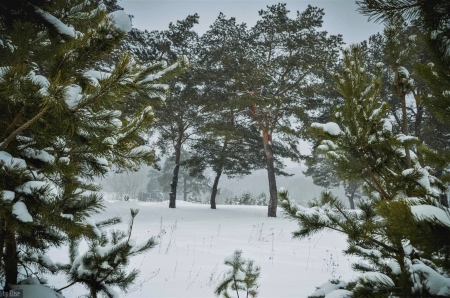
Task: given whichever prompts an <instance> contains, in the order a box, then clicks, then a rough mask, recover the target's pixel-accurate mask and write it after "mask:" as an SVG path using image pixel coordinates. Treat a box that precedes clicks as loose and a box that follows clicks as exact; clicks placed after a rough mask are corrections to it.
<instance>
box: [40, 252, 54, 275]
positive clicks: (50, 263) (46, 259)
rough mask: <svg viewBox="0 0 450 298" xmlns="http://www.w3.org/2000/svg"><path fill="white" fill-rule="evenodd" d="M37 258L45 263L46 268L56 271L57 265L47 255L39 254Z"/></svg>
mask: <svg viewBox="0 0 450 298" xmlns="http://www.w3.org/2000/svg"><path fill="white" fill-rule="evenodd" d="M39 259H40V260H41V262H42V263H43V264H44V265H45V267H46V268H47V269H49V270H50V271H52V272H56V271H57V270H58V267H57V266H56V265H55V263H53V261H52V259H50V257H49V256H47V255H40V256H39Z"/></svg>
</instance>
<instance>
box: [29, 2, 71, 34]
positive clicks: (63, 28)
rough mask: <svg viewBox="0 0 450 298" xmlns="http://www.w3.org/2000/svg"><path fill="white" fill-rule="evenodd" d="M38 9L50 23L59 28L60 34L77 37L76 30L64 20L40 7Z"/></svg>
mask: <svg viewBox="0 0 450 298" xmlns="http://www.w3.org/2000/svg"><path fill="white" fill-rule="evenodd" d="M36 11H37V12H38V13H39V14H41V15H42V17H43V18H44V19H46V20H47V21H48V22H49V23H51V24H52V25H53V26H55V28H56V30H58V32H59V33H60V34H63V35H68V36H70V37H76V31H75V29H74V28H73V27H72V26H68V25H66V24H64V23H63V22H61V20H60V19H58V18H56V17H55V16H53V15H51V14H49V13H48V12H46V11H43V10H41V9H39V8H37V9H36Z"/></svg>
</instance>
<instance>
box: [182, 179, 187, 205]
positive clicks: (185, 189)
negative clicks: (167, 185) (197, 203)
mask: <svg viewBox="0 0 450 298" xmlns="http://www.w3.org/2000/svg"><path fill="white" fill-rule="evenodd" d="M187 194H188V191H187V182H186V175H183V201H185V202H186V201H187Z"/></svg>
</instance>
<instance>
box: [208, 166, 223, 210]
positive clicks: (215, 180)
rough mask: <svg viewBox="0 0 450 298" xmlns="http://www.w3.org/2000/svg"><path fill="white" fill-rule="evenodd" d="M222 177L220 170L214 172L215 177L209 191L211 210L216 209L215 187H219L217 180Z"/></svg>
mask: <svg viewBox="0 0 450 298" xmlns="http://www.w3.org/2000/svg"><path fill="white" fill-rule="evenodd" d="M221 175H222V170H219V171H217V172H216V177H215V178H214V184H213V187H212V190H211V199H210V200H209V202H210V203H211V209H216V195H217V186H219V179H220V176H221Z"/></svg>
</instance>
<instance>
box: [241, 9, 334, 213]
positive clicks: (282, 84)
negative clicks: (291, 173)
mask: <svg viewBox="0 0 450 298" xmlns="http://www.w3.org/2000/svg"><path fill="white" fill-rule="evenodd" d="M288 12H289V11H288V10H287V9H286V5H285V4H278V5H273V6H270V7H268V8H267V10H261V11H260V12H259V14H260V17H261V20H259V21H258V22H257V23H256V25H255V26H254V27H253V28H252V29H251V36H252V42H251V46H252V47H253V48H254V50H253V51H252V54H253V55H252V56H251V58H250V59H251V60H250V61H252V63H254V64H253V66H252V67H251V69H252V74H251V75H250V74H249V75H248V76H247V77H246V80H245V81H244V85H243V87H244V90H242V91H243V92H244V95H243V96H242V99H244V100H246V101H247V103H248V106H249V107H250V108H249V113H250V115H251V117H252V118H253V120H254V121H255V123H257V125H258V127H259V129H260V131H261V135H262V137H263V144H264V153H265V157H266V163H267V171H268V180H269V190H270V201H269V206H268V216H269V217H275V216H276V209H277V205H278V198H277V188H276V179H275V171H274V156H275V152H274V143H273V141H274V138H273V136H274V135H277V137H278V140H279V141H280V143H284V144H286V147H287V148H289V149H288V150H290V151H291V152H292V153H291V154H290V155H286V157H290V158H292V159H294V160H295V159H296V158H298V157H299V152H298V151H297V150H296V146H295V142H296V141H297V138H298V136H299V131H298V130H295V129H293V128H292V127H294V126H295V124H294V123H292V122H291V120H292V119H294V118H296V119H298V120H299V121H301V120H302V119H303V118H305V117H306V115H305V113H304V109H303V107H302V98H303V97H306V96H305V93H306V94H307V91H308V85H309V84H310V83H311V82H312V81H314V80H315V79H317V78H319V77H321V74H320V72H321V71H322V70H324V68H323V67H324V66H325V65H326V64H327V62H328V61H332V60H333V59H334V58H335V57H336V55H337V53H338V49H339V47H340V45H341V43H342V41H341V38H340V37H339V36H330V37H328V36H327V33H326V32H324V31H322V32H321V31H318V29H319V28H320V26H321V25H322V17H323V10H321V9H318V8H316V7H311V6H308V8H307V9H306V10H305V11H303V12H297V16H296V18H295V19H290V18H289V17H288ZM287 148H286V149H287ZM275 149H278V150H279V151H278V152H277V154H280V153H281V154H283V153H284V154H286V152H281V150H283V149H281V148H275ZM280 149H281V150H280Z"/></svg>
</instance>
